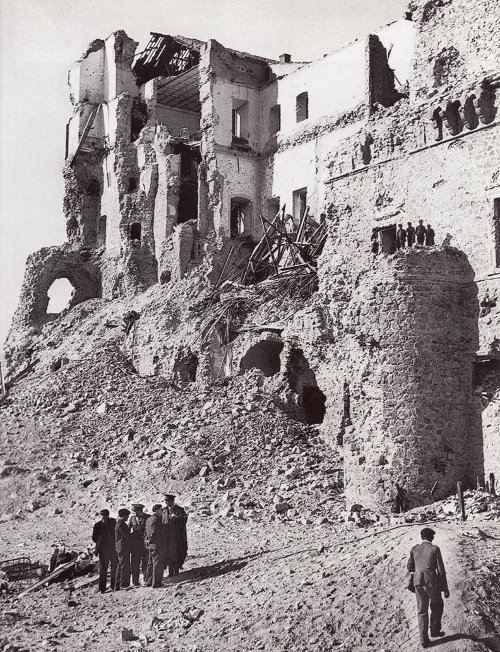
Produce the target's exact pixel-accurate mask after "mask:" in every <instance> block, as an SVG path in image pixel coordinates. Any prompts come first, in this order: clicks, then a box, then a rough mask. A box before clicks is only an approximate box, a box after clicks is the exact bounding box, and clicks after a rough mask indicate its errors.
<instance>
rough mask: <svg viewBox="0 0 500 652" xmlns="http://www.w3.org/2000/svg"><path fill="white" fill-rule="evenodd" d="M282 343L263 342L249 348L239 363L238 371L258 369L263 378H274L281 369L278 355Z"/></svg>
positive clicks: (281, 349) (281, 348)
mask: <svg viewBox="0 0 500 652" xmlns="http://www.w3.org/2000/svg"><path fill="white" fill-rule="evenodd" d="M282 351H283V342H275V341H273V340H263V341H262V342H258V343H257V344H255V345H254V346H252V347H250V348H249V349H248V351H247V352H246V353H245V355H244V356H243V358H242V359H241V362H240V371H241V372H242V373H244V372H245V371H248V370H249V369H260V370H261V371H262V373H263V374H264V376H274V375H275V374H277V373H278V371H279V370H280V368H281V362H280V353H281V352H282Z"/></svg>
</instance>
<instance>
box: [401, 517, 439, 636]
mask: <svg viewBox="0 0 500 652" xmlns="http://www.w3.org/2000/svg"><path fill="white" fill-rule="evenodd" d="M434 535H435V532H434V530H431V528H428V527H426V528H424V529H423V530H422V531H421V532H420V536H421V538H422V543H419V544H418V545H416V546H413V548H412V549H411V552H410V558H409V559H408V564H407V568H408V570H409V571H410V573H413V584H414V586H415V596H416V598H417V614H418V628H419V631H420V642H421V643H422V647H424V648H427V647H429V645H430V639H429V606H430V609H431V619H430V626H431V627H430V630H431V636H432V637H433V638H434V637H436V636H444V633H443V632H442V631H441V617H442V615H443V608H444V603H443V598H442V597H441V592H444V597H445V598H449V597H450V592H449V590H448V583H447V581H446V571H445V568H444V563H443V558H442V557H441V551H440V550H439V547H438V546H435V545H433V543H432V541H433V539H434Z"/></svg>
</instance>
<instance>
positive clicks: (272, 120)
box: [269, 104, 281, 136]
mask: <svg viewBox="0 0 500 652" xmlns="http://www.w3.org/2000/svg"><path fill="white" fill-rule="evenodd" d="M280 129H281V106H280V105H279V104H275V105H274V106H273V107H271V110H270V111H269V131H270V133H271V136H274V134H276V133H278V131H279V130H280Z"/></svg>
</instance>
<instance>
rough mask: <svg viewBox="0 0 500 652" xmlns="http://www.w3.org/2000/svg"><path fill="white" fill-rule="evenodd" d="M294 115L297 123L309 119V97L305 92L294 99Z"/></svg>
mask: <svg viewBox="0 0 500 652" xmlns="http://www.w3.org/2000/svg"><path fill="white" fill-rule="evenodd" d="M295 115H296V117H297V122H302V120H307V118H308V117H309V97H308V95H307V91H304V93H300V94H299V95H297V97H296V98H295Z"/></svg>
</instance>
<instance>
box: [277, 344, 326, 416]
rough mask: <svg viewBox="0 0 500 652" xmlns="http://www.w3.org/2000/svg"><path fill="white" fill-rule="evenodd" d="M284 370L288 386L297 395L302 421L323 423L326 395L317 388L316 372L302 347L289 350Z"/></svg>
mask: <svg viewBox="0 0 500 652" xmlns="http://www.w3.org/2000/svg"><path fill="white" fill-rule="evenodd" d="M286 372H287V377H288V383H289V385H290V388H291V389H292V391H294V392H295V393H296V394H297V395H298V404H299V406H300V407H301V408H302V412H303V418H304V421H305V422H306V423H307V424H317V423H323V419H324V418H325V414H326V396H325V394H323V392H322V391H321V390H320V389H319V387H318V383H317V381H316V374H315V373H314V371H313V370H312V369H311V368H310V366H309V362H308V361H307V360H306V358H305V356H304V353H303V351H302V349H299V348H294V349H293V350H292V351H291V352H290V355H289V357H288V364H287V370H286Z"/></svg>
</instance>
